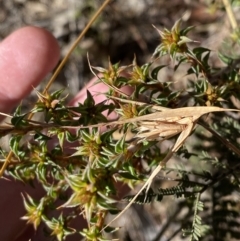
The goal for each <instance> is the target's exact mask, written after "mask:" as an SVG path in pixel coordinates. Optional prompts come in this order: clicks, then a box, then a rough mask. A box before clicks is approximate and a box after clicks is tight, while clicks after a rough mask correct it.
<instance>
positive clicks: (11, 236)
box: [0, 27, 107, 241]
mask: <svg viewBox="0 0 240 241" xmlns="http://www.w3.org/2000/svg"><path fill="white" fill-rule="evenodd" d="M59 56H60V50H59V46H58V43H57V41H56V39H55V38H54V37H53V36H52V35H51V34H50V33H49V32H48V31H46V30H44V29H40V28H37V27H25V28H22V29H19V30H17V31H15V32H13V33H12V34H11V35H9V36H8V37H7V38H6V39H5V40H3V41H2V42H1V43H0V73H1V75H0V112H4V113H10V111H11V110H12V109H13V108H14V107H15V106H16V105H17V104H18V103H19V102H20V101H21V100H22V99H23V98H24V97H26V96H27V95H28V94H29V93H30V91H32V89H33V86H37V85H38V84H39V83H40V82H41V80H42V79H43V78H44V77H45V76H46V75H47V74H48V73H49V72H50V71H52V69H53V68H54V67H55V66H56V64H57V62H58V61H59ZM92 84H93V80H92V81H91V82H90V83H89V84H88V85H87V86H86V88H88V89H89V90H90V92H92V93H94V92H95V91H97V92H99V90H100V91H101V92H105V91H106V90H107V87H106V86H105V85H104V84H99V85H98V86H92ZM86 88H84V89H83V90H82V91H80V92H79V94H78V95H77V96H76V97H75V98H74V99H73V100H72V101H71V102H70V104H71V105H75V104H76V103H77V102H81V101H83V100H84V99H85V97H86ZM103 99H104V96H103V95H97V96H96V99H95V100H96V102H100V101H102V100H103ZM1 120H2V118H1ZM0 190H1V198H0V237H1V240H5V241H26V240H29V239H30V238H32V240H35V241H38V240H44V236H42V233H39V232H37V233H35V232H34V230H33V229H32V227H31V226H26V221H24V220H20V217H22V216H24V214H25V209H24V208H23V205H22V197H21V193H25V192H27V193H29V194H30V195H32V196H34V197H35V198H36V199H37V198H40V197H41V196H42V195H43V191H42V190H41V188H40V187H38V188H36V189H33V188H31V187H29V186H25V185H23V184H22V183H20V182H15V181H7V180H4V179H0ZM80 222H82V221H80ZM82 223H83V222H82ZM81 225H83V224H81V223H78V224H77V226H78V228H79V226H81ZM72 238H73V237H72ZM72 238H69V239H67V240H71V239H72Z"/></svg>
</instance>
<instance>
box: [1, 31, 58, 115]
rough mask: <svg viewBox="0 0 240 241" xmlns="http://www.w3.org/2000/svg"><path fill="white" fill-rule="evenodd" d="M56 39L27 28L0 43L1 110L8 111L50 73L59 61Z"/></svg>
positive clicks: (42, 32) (46, 32)
mask: <svg viewBox="0 0 240 241" xmlns="http://www.w3.org/2000/svg"><path fill="white" fill-rule="evenodd" d="M59 53H60V52H59V46H58V43H57V41H56V39H55V38H54V37H53V36H52V35H51V34H50V33H49V32H48V31H46V30H44V29H40V28H37V27H25V28H22V29H20V30H17V31H16V32H13V33H12V34H11V35H10V36H9V37H7V38H6V39H5V40H4V41H2V42H1V43H0V73H1V76H0V111H2V112H9V111H10V110H11V109H12V108H13V107H14V106H15V105H16V104H17V103H18V102H19V101H20V100H21V99H22V98H24V97H25V96H26V95H27V94H28V93H29V92H30V91H31V90H32V89H33V86H36V85H38V84H39V82H40V81H41V80H42V79H43V78H44V77H45V76H46V74H47V73H48V72H49V71H51V70H52V69H53V68H54V66H55V65H56V64H57V62H58V59H59Z"/></svg>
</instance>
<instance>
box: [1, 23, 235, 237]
mask: <svg viewBox="0 0 240 241" xmlns="http://www.w3.org/2000/svg"><path fill="white" fill-rule="evenodd" d="M180 26H181V21H180V20H179V21H177V22H176V24H175V25H174V26H173V28H172V29H171V30H167V29H164V30H163V31H160V30H157V31H158V32H159V34H160V36H161V43H160V45H159V46H157V48H156V50H155V52H154V54H153V57H152V59H151V61H150V62H149V63H146V64H144V65H142V66H139V65H138V64H137V61H136V59H135V58H134V60H133V63H132V65H130V66H120V64H119V63H117V64H112V63H111V62H110V61H109V66H108V69H105V68H102V67H92V70H94V71H98V73H96V75H98V77H99V78H98V81H97V82H103V83H105V84H106V85H107V86H108V87H109V90H108V92H107V93H105V95H106V97H107V99H109V100H111V103H108V102H106V101H104V102H101V103H98V104H96V103H95V101H94V97H93V96H92V94H91V93H90V92H89V91H88V92H87V99H86V100H85V101H84V102H83V103H79V104H78V106H77V107H69V106H68V105H67V104H66V102H65V99H66V98H65V97H62V90H60V91H56V92H54V93H47V94H45V95H42V94H40V93H38V92H37V95H38V96H39V99H40V101H39V102H38V103H37V104H36V106H35V107H34V108H33V109H32V110H31V111H30V113H32V114H34V113H36V112H38V113H41V114H42V115H43V118H42V119H43V120H44V122H36V121H31V120H28V118H27V116H28V115H27V114H29V113H24V114H22V113H21V108H20V107H19V108H17V110H16V111H15V113H14V115H13V118H12V120H11V125H10V126H9V127H8V128H7V129H1V130H0V134H1V136H4V135H7V134H11V138H10V142H9V146H10V148H11V150H12V152H13V155H12V157H11V159H10V160H8V161H9V165H8V168H7V173H8V174H10V175H12V176H13V177H14V178H16V179H18V180H21V181H22V182H25V183H33V181H34V180H35V179H37V180H38V181H39V183H40V184H41V185H42V187H43V188H44V190H45V196H44V197H43V198H42V199H41V200H40V201H37V200H34V199H33V198H32V197H30V196H29V195H28V194H26V195H25V194H24V196H23V200H24V206H25V208H26V212H27V213H26V215H25V216H24V217H23V218H24V219H26V220H27V222H28V223H31V224H33V225H34V228H35V229H36V228H37V227H38V226H39V224H40V223H41V222H44V223H45V224H46V226H47V227H48V228H49V229H50V234H51V235H55V236H56V238H57V239H58V240H59V241H60V240H64V239H65V237H67V236H68V235H71V234H73V233H78V234H81V235H82V236H84V237H85V239H86V240H89V241H90V240H91V241H97V240H106V237H105V232H103V231H102V229H103V228H104V227H105V225H106V223H105V217H106V215H107V214H108V213H115V214H116V213H118V211H119V210H118V206H117V203H118V199H117V197H118V194H119V192H120V190H119V185H116V184H118V183H125V184H127V185H128V186H129V187H134V186H135V185H136V184H143V183H144V182H145V181H146V179H147V177H148V175H149V171H150V170H152V169H154V168H156V166H157V165H159V163H161V161H162V160H163V158H164V156H165V155H166V153H165V152H162V151H161V144H162V142H164V138H163V139H158V136H156V138H155V140H147V138H146V139H144V138H143V140H138V139H136V137H135V136H136V134H137V133H138V131H139V129H138V128H139V125H140V123H138V122H137V121H136V122H130V123H127V122H126V123H120V124H114V125H111V124H109V125H107V126H104V123H105V124H106V123H107V122H108V119H107V117H106V112H107V114H110V113H112V112H115V114H118V116H119V119H120V120H127V119H129V118H134V117H139V116H143V115H146V114H148V113H153V112H155V111H156V110H155V109H154V105H156V106H162V107H166V108H179V107H186V106H221V107H229V108H236V107H235V102H234V101H233V100H237V101H239V100H240V95H239V86H240V85H239V79H240V78H239V65H238V64H234V61H235V60H234V59H231V57H229V56H225V55H224V54H223V53H220V54H219V57H220V59H221V60H222V61H223V62H224V63H225V64H226V67H224V68H222V69H215V68H214V66H211V65H210V63H209V57H210V52H211V51H210V50H209V49H207V48H203V47H196V48H190V47H189V43H191V42H193V41H192V40H190V39H189V38H188V37H187V33H188V32H189V31H190V30H191V29H192V28H191V27H188V28H185V29H181V27H180ZM166 55H167V56H169V57H170V59H171V62H170V63H169V62H167V63H166V64H164V65H162V64H159V59H161V58H163V56H165V57H166ZM183 65H184V66H188V67H187V70H186V75H188V76H189V79H188V83H187V85H186V88H183V87H181V89H179V87H177V85H175V83H174V81H169V80H168V81H165V80H162V79H160V77H159V76H160V75H161V71H163V70H164V68H166V67H168V68H171V69H172V71H177V69H178V68H180V67H182V66H183ZM129 86H130V87H131V88H132V94H130V95H126V94H124V93H123V92H122V90H121V88H122V87H129ZM139 99H141V100H144V103H143V102H141V103H140V102H139ZM238 120H239V116H238V114H231V113H224V114H214V115H209V116H208V117H207V118H205V119H204V118H203V119H202V120H201V121H200V122H199V126H198V127H197V128H196V129H195V130H194V131H193V134H192V140H193V142H187V143H186V146H184V147H182V148H181V149H180V150H179V151H178V152H177V154H178V156H177V158H178V159H179V165H178V166H177V167H169V166H167V167H166V168H165V169H164V170H162V172H161V175H162V179H163V180H164V181H165V182H169V184H168V187H167V188H161V187H159V186H157V187H155V188H150V189H149V190H147V191H144V192H143V193H142V194H140V195H139V196H138V198H137V199H136V200H135V202H136V203H138V204H145V203H150V202H153V201H157V202H162V201H163V200H164V198H167V197H168V196H173V197H175V198H178V199H181V200H183V202H184V203H185V207H187V209H188V210H189V213H190V215H188V217H187V220H184V218H183V219H182V220H181V221H179V222H180V226H181V229H182V230H183V232H182V233H183V235H184V236H189V238H190V240H200V239H201V240H213V239H214V238H217V240H226V239H225V237H231V238H236V239H237V238H238V239H239V237H240V234H239V231H238V230H237V227H239V220H240V219H239V199H238V198H231V197H236V192H238V187H239V183H240V181H239V171H238V169H239V166H240V164H239V154H240V152H239V151H238V148H239V143H238V142H237V139H238V138H239V130H240V126H239V123H238ZM98 123H100V124H102V125H94V126H90V127H89V128H88V127H87V126H89V125H93V124H98ZM160 125H161V123H160ZM80 126H81V127H84V128H82V129H81V128H80V129H79V127H80ZM208 130H211V133H212V135H209V132H208ZM116 132H119V133H120V137H116V136H115V134H116ZM143 133H144V134H147V132H143ZM129 134H131V135H132V136H131V137H130V138H129V137H128V135H129ZM24 137H28V138H24ZM226 140H227V141H226ZM170 141H172V142H174V141H175V139H174V138H171V139H170ZM69 146H70V147H69ZM190 150H191V151H190ZM7 154H8V153H7V151H5V150H1V156H2V158H4V159H5V158H6V156H7ZM168 178H169V179H168ZM132 198H133V196H128V197H126V199H127V200H129V201H130V200H132ZM59 199H61V200H63V201H64V203H63V204H62V205H61V206H60V205H59V204H58V202H57V201H58V200H59ZM176 202H177V201H176ZM205 207H207V208H205ZM49 208H58V209H57V210H58V211H59V216H58V218H56V217H48V212H47V210H48V209H49ZM67 208H71V209H73V210H74V212H75V213H76V215H72V216H71V215H69V216H68V215H67V214H63V213H64V212H62V211H63V210H64V209H67ZM192 209H193V211H192ZM79 213H81V214H83V217H84V218H85V219H86V222H87V224H88V228H86V229H83V230H74V229H72V228H71V225H70V220H72V219H75V216H77V215H81V214H79ZM223 227H224V228H223ZM114 230H115V229H114V228H111V227H108V228H107V229H106V232H112V231H114ZM204 238H206V239H204ZM228 240H230V239H228Z"/></svg>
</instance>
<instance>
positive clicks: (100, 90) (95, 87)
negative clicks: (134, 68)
mask: <svg viewBox="0 0 240 241" xmlns="http://www.w3.org/2000/svg"><path fill="white" fill-rule="evenodd" d="M96 81H97V78H93V79H92V80H91V81H90V82H89V83H88V84H87V85H86V86H85V87H84V88H83V89H82V90H81V91H80V92H79V93H78V94H77V95H76V96H75V97H74V98H73V99H72V100H71V101H70V102H69V105H70V106H77V105H78V103H83V102H84V101H85V99H86V98H87V90H88V91H89V92H90V93H91V94H92V96H93V98H94V101H95V104H98V103H100V102H102V101H104V100H107V97H106V96H105V93H107V92H108V90H109V87H108V86H107V85H105V84H104V83H98V84H95V82H96ZM121 91H122V92H123V93H125V94H127V95H131V94H132V92H133V90H132V88H131V87H128V86H125V87H123V88H121ZM103 114H104V115H107V111H105V112H104V113H103ZM116 116H117V114H116V113H115V112H112V113H111V114H110V115H108V119H114V118H116Z"/></svg>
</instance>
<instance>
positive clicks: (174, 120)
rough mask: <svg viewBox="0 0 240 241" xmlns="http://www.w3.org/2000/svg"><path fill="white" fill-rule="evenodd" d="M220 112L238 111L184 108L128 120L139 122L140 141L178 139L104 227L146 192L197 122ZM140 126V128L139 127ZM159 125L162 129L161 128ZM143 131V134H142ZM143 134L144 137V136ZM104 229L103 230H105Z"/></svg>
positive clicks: (201, 107) (214, 108)
mask: <svg viewBox="0 0 240 241" xmlns="http://www.w3.org/2000/svg"><path fill="white" fill-rule="evenodd" d="M220 111H221V112H222V111H239V110H235V109H224V108H219V107H203V106H199V107H185V108H178V109H172V110H171V109H166V110H164V111H162V112H156V113H153V114H149V115H145V116H140V117H136V118H132V119H130V120H128V121H129V122H132V121H139V124H140V127H139V129H140V134H138V135H137V136H136V137H137V138H139V139H140V140H141V139H144V138H151V139H153V138H156V139H157V138H158V137H161V136H163V137H171V136H173V135H175V134H178V133H180V135H179V137H178V138H177V141H176V143H175V144H174V146H173V147H172V148H171V150H170V151H169V152H168V154H167V155H166V156H165V158H164V159H163V160H162V161H161V163H160V164H159V165H158V166H157V168H156V169H155V170H154V171H153V172H152V174H151V175H150V177H149V178H148V180H147V181H146V182H145V184H144V185H143V186H142V188H141V189H140V190H139V192H138V193H137V194H136V195H135V196H134V198H133V199H132V200H131V201H130V202H129V204H128V205H127V206H126V207H125V208H124V209H123V210H122V211H121V212H120V213H119V214H118V215H117V216H116V217H115V218H114V219H113V220H112V221H111V222H110V223H108V224H107V226H106V227H108V226H109V225H111V224H112V223H113V222H114V221H115V220H116V219H117V218H119V217H120V216H121V215H122V214H123V213H124V212H125V211H126V210H127V209H128V208H129V207H130V206H131V205H132V204H133V203H134V201H135V200H136V199H137V197H138V196H139V194H140V193H141V192H142V191H143V190H144V189H145V188H146V189H147V191H148V189H149V187H150V185H151V183H152V181H153V179H154V178H155V176H156V175H157V174H158V173H159V171H160V170H161V169H162V168H163V167H164V166H165V165H166V163H167V162H168V161H169V159H170V158H171V157H172V156H173V154H174V153H175V152H177V151H178V149H179V148H180V147H181V146H182V145H183V144H184V142H185V140H186V139H187V138H188V136H189V135H190V134H191V132H192V130H193V128H194V127H195V125H196V122H197V120H198V119H199V118H200V117H201V116H202V115H205V114H208V113H211V112H220ZM149 120H154V125H153V126H151V122H150V121H149ZM114 123H116V124H117V123H118V124H122V123H126V121H119V122H118V121H116V122H114ZM152 123H153V122H152ZM141 124H142V126H141ZM161 125H162V126H163V127H161ZM159 126H160V127H159ZM142 131H143V132H142ZM144 133H145V136H144ZM106 227H105V228H106Z"/></svg>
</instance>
